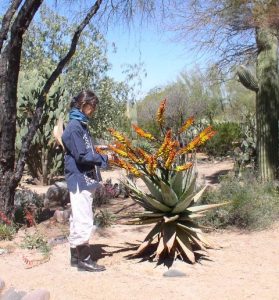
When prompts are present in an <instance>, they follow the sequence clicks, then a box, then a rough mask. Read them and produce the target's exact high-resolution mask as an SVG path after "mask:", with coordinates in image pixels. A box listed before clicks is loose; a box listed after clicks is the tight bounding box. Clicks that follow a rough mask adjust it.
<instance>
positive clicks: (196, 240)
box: [189, 234, 207, 252]
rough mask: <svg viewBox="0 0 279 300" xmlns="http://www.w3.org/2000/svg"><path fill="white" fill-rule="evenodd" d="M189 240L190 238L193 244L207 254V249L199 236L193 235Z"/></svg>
mask: <svg viewBox="0 0 279 300" xmlns="http://www.w3.org/2000/svg"><path fill="white" fill-rule="evenodd" d="M189 238H190V239H191V240H192V241H193V243H194V244H195V245H196V246H198V247H199V248H200V249H201V250H203V251H205V252H207V250H206V248H205V246H204V244H203V242H202V241H200V240H199V239H198V237H197V235H194V234H191V235H189Z"/></svg>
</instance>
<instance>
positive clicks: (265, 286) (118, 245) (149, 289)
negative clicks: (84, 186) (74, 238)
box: [0, 162, 279, 300]
mask: <svg viewBox="0 0 279 300" xmlns="http://www.w3.org/2000/svg"><path fill="white" fill-rule="evenodd" d="M213 166H214V167H213ZM231 166H232V165H231V162H226V163H217V164H212V165H210V166H209V165H208V164H207V166H206V165H205V164H204V165H203V164H202V165H201V168H204V170H207V171H206V172H205V173H203V175H201V180H205V181H207V182H209V181H211V180H213V178H215V177H214V176H213V175H214V173H217V172H220V171H223V172H225V170H227V169H228V168H229V169H230V168H231ZM200 170H201V169H200ZM106 176H108V177H110V176H111V174H106V173H105V174H104V177H106ZM118 201H124V200H122V199H115V200H114V201H113V202H112V206H113V207H117V206H121V205H123V204H124V203H121V202H120V203H117V202H118ZM125 201H126V202H125V203H126V204H129V203H130V202H129V200H125ZM40 229H41V230H43V231H44V232H45V233H46V234H48V236H49V237H51V236H59V235H63V234H65V231H66V230H67V226H63V225H59V226H57V225H55V224H51V223H50V222H45V223H44V224H40ZM148 229H149V226H127V225H120V224H118V225H113V226H112V227H110V228H107V229H102V230H101V229H100V230H98V231H97V232H96V233H95V235H94V237H93V238H92V240H91V241H92V244H93V250H94V253H95V255H96V258H98V259H99V263H100V264H104V265H105V266H106V267H107V271H105V272H102V273H96V274H95V273H87V272H79V271H77V270H76V269H75V268H72V267H70V266H69V248H68V244H67V242H66V241H65V242H64V243H61V244H58V245H56V246H54V247H53V250H52V255H51V257H50V260H49V261H48V262H46V263H44V264H41V265H39V266H36V267H34V268H31V269H26V268H25V264H24V262H23V258H22V257H23V255H24V253H25V252H24V251H23V250H22V249H20V248H19V247H17V246H16V245H15V242H19V240H20V236H18V238H17V239H16V240H15V241H13V242H11V243H10V249H11V250H12V252H11V253H9V254H2V255H0V278H2V279H3V280H4V281H5V282H6V289H5V290H7V289H8V288H10V287H12V286H14V287H16V289H17V290H22V291H31V290H33V289H37V288H45V289H47V290H49V291H50V294H51V299H55V300H64V299H65V300H87V299H94V300H98V299H105V300H106V299H108V300H111V299H120V300H122V299H123V300H126V299H127V300H128V299H129V300H130V299H135V300H136V299H154V300H156V299H173V300H176V299H188V300H191V299H195V300H196V299H199V300H203V299H207V300H211V299H214V300H219V299H220V300H221V299H222V300H230V299H231V300H241V299H261V300H262V299H268V300H269V299H273V300H275V299H279V292H278V286H279V247H278V245H279V244H278V240H279V224H276V225H275V226H274V227H273V228H272V229H269V230H265V231H260V232H253V233H248V232H242V231H224V232H213V233H210V234H209V235H208V236H209V238H210V239H211V240H213V241H214V242H215V243H217V244H219V245H221V246H222V248H221V249H220V250H210V251H209V254H210V260H202V261H200V263H197V264H195V265H189V264H186V263H182V262H175V263H174V265H173V266H172V267H171V270H174V271H180V272H183V274H184V275H185V276H183V277H166V276H164V273H165V272H166V271H168V270H169V269H168V267H167V266H164V265H159V266H156V264H155V263H152V262H148V261H144V262H140V261H139V260H138V259H133V260H131V259H127V255H129V254H131V253H132V252H133V251H134V249H135V248H136V247H137V245H138V244H139V241H141V240H142V239H143V238H144V237H145V234H146V233H147V231H148ZM3 245H4V243H3V242H2V243H1V242H0V248H1V246H3ZM5 245H6V246H7V243H6V244H5Z"/></svg>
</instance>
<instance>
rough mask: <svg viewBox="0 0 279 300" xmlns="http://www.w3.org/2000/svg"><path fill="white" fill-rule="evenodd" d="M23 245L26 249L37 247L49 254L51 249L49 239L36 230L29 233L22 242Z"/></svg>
mask: <svg viewBox="0 0 279 300" xmlns="http://www.w3.org/2000/svg"><path fill="white" fill-rule="evenodd" d="M21 247H22V248H24V249H37V250H39V251H40V252H41V253H43V254H45V255H47V254H49V252H50V250H51V247H50V245H49V244H48V242H47V240H46V239H45V237H44V236H43V235H42V234H40V233H39V232H35V233H33V234H28V233H27V234H26V235H25V236H24V239H23V241H22V243H21Z"/></svg>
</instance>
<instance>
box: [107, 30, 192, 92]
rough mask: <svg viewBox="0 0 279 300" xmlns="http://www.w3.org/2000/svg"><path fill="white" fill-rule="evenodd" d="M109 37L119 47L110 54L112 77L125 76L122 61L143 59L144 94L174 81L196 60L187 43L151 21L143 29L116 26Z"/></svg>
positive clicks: (142, 88) (124, 62)
mask: <svg viewBox="0 0 279 300" xmlns="http://www.w3.org/2000/svg"><path fill="white" fill-rule="evenodd" d="M106 38H107V40H108V42H109V43H112V42H114V43H115V44H116V47H117V52H116V53H113V51H111V49H110V51H109V54H108V55H109V60H110V62H111V63H112V70H111V72H110V74H111V76H112V77H114V78H115V79H117V80H121V79H123V78H124V75H123V74H122V71H121V70H122V68H121V65H123V64H126V63H130V64H134V63H139V62H142V63H143V68H144V69H145V70H146V77H145V76H144V74H142V76H141V79H142V87H141V92H140V94H141V95H145V94H146V93H148V91H149V90H151V89H152V88H154V87H160V86H164V85H166V84H168V83H170V82H172V81H174V80H175V79H176V78H177V77H178V75H179V73H180V72H182V71H184V70H186V69H190V68H192V67H193V65H194V64H195V63H196V61H197V57H196V55H195V54H194V53H192V54H191V55H190V52H189V50H185V45H183V44H181V43H177V42H174V41H173V40H172V39H171V34H170V33H168V32H163V33H159V32H158V31H157V29H156V28H154V26H152V25H150V26H149V27H145V28H142V30H141V32H139V31H136V30H131V32H128V31H127V30H126V31H124V30H123V29H121V28H114V29H113V30H110V31H109V32H108V34H107V36H106Z"/></svg>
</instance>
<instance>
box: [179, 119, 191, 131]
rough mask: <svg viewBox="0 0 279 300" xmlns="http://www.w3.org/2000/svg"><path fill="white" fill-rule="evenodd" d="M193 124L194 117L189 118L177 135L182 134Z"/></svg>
mask: <svg viewBox="0 0 279 300" xmlns="http://www.w3.org/2000/svg"><path fill="white" fill-rule="evenodd" d="M193 123H194V117H190V118H189V119H188V120H186V122H185V123H184V124H183V125H182V127H181V128H180V129H179V131H178V133H179V134H180V133H182V132H184V131H186V130H187V129H188V128H189V127H190V126H191V125H192V124H193Z"/></svg>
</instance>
